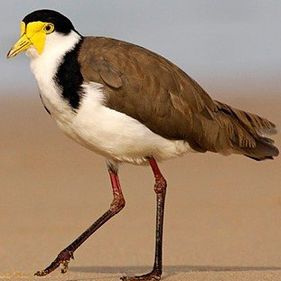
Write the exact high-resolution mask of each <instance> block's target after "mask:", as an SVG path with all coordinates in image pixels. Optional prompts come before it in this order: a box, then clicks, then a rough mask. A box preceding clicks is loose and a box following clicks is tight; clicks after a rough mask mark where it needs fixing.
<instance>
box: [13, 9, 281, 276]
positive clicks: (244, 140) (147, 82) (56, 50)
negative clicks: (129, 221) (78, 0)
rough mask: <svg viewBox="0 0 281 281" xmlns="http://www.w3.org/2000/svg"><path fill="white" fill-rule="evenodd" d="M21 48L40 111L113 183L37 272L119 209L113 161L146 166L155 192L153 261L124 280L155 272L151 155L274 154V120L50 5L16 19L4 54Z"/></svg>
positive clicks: (159, 184) (159, 232)
mask: <svg viewBox="0 0 281 281" xmlns="http://www.w3.org/2000/svg"><path fill="white" fill-rule="evenodd" d="M24 51H25V52H26V53H27V55H28V56H29V57H30V61H31V70H32V72H33V74H34V76H35V78H36V80H37V83H38V86H39V91H40V97H41V100H42V103H43V105H44V107H45V108H46V110H47V112H48V113H49V114H50V116H51V117H52V118H53V119H54V120H55V121H56V123H57V124H58V126H59V127H60V128H61V129H62V130H63V131H64V132H65V133H66V134H67V135H68V136H69V137H70V138H72V139H73V140H75V141H76V142H78V143H79V144H81V145H83V146H85V147H86V148H88V149H90V150H92V151H95V152H97V153H99V154H101V155H103V156H104V157H105V158H106V161H107V168H108V172H109V176H110V180H111V184H112V190H113V201H112V203H111V205H110V208H109V209H108V210H107V211H106V212H105V213H104V214H103V215H102V216H101V217H100V218H99V219H98V220H97V221H95V222H94V223H93V224H92V225H91V226H90V227H89V228H88V229H87V230H86V231H85V232H84V233H82V234H81V235H80V236H79V237H78V238H77V239H76V240H75V241H74V242H72V243H71V244H70V245H69V246H67V247H66V248H65V249H64V250H62V251H61V252H60V253H59V255H58V256H57V258H56V259H55V260H54V261H53V262H52V263H51V264H50V265H49V266H48V267H47V268H46V269H45V270H42V271H38V272H36V275H39V276H43V275H46V274H48V273H50V272H52V271H53V270H54V269H56V268H57V267H59V266H60V265H62V272H66V271H67V268H68V263H69V261H70V259H71V258H73V253H74V251H75V250H76V249H77V248H78V247H79V246H80V245H81V244H82V243H83V242H84V241H85V240H86V239H88V238H89V237H90V236H91V235H92V234H93V233H94V232H95V231H96V230H97V229H98V228H100V227H101V226H102V225H103V224H104V223H105V222H106V221H108V220H109V219H110V218H112V217H113V216H114V215H115V214H117V213H118V212H119V211H121V209H123V208H124V206H125V200H124V197H123V194H122V190H121V186H120V183H119V179H118V164H119V163H122V162H127V163H131V164H136V165H150V167H151V168H152V172H153V174H154V177H155V185H154V191H155V193H156V200H157V211H156V240H155V241H156V242H155V260H154V266H153V269H152V271H151V272H150V273H148V274H145V275H142V276H134V277H127V276H125V277H122V279H123V280H159V279H160V278H161V274H162V236H163V216H164V203H165V193H166V186H167V184H166V180H165V178H164V177H163V175H162V173H161V172H160V169H159V167H158V165H157V162H158V161H161V160H166V159H170V158H173V157H176V156H180V155H182V154H184V153H186V152H190V151H195V152H201V153H202V152H206V151H211V152H217V153H221V154H223V155H229V154H232V153H235V154H241V155H244V156H246V157H249V158H251V159H255V160H265V159H273V157H275V156H277V155H278V149H277V148H276V147H275V146H274V145H273V140H272V139H270V138H268V136H267V135H269V134H272V133H274V132H275V125H274V124H273V123H271V122H270V121H268V120H267V119H264V118H262V117H259V116H258V115H255V114H251V113H248V112H244V111H242V110H239V109H235V108H233V107H231V106H229V105H226V104H224V103H221V102H219V101H216V100H213V99H211V98H210V96H209V95H208V94H207V93H206V91H204V90H203V89H202V88H201V87H200V86H199V85H198V84H197V82H196V81H194V80H193V79H192V78H190V77H189V76H188V75H187V74H186V73H185V72H184V71H183V70H181V69H180V68H178V67H177V66H176V65H174V64H173V63H172V62H170V61H168V60H167V59H165V58H163V57H161V56H160V55H158V54H156V53H153V52H151V51H149V50H147V49H145V48H142V47H139V46H136V45H134V44H131V43H127V42H124V41H120V40H115V39H111V38H105V37H84V36H82V35H81V34H80V33H79V32H77V31H76V29H75V28H74V26H73V25H72V23H71V21H70V20H69V19H68V18H67V17H65V16H63V15H62V14H60V13H58V12H56V11H52V10H38V11H34V12H32V13H30V14H28V15H27V16H26V17H25V18H24V19H23V20H22V22H21V34H20V39H19V40H18V41H17V42H16V43H15V45H14V46H13V47H12V48H11V50H10V51H9V53H8V55H7V56H8V58H10V57H14V56H16V55H17V54H19V53H21V52H24Z"/></svg>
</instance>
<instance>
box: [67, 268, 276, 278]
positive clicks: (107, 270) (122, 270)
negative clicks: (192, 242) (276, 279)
mask: <svg viewBox="0 0 281 281" xmlns="http://www.w3.org/2000/svg"><path fill="white" fill-rule="evenodd" d="M149 270H151V267H149V266H76V267H75V266H74V267H71V268H70V271H72V272H87V273H90V272H93V273H127V274H129V275H132V274H135V273H144V272H148V271H149ZM163 270H164V272H165V275H166V276H167V275H168V276H170V275H174V274H176V273H178V272H205V271H209V272H227V271H237V272H243V271H274V270H276V271H277V270H281V267H274V266H210V265H176V266H173V265H167V266H164V268H163Z"/></svg>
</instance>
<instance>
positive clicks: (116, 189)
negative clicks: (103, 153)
mask: <svg viewBox="0 0 281 281" xmlns="http://www.w3.org/2000/svg"><path fill="white" fill-rule="evenodd" d="M108 172H109V177H110V181H111V185H112V191H113V201H112V203H111V205H110V208H109V210H108V211H106V212H105V213H104V214H103V215H102V216H101V217H100V218H99V219H98V220H97V221H95V222H94V223H93V224H92V225H91V226H90V227H89V228H88V229H87V230H86V231H84V232H83V233H82V234H81V235H80V236H79V237H78V238H77V239H75V240H74V241H73V242H72V243H71V244H70V245H69V246H68V247H66V248H65V249H64V250H62V251H61V252H60V253H59V255H58V256H57V258H56V259H55V260H54V261H53V262H52V263H51V264H50V265H49V266H48V267H47V268H46V269H44V270H41V271H37V272H36V273H35V275H37V276H45V275H47V274H49V273H50V272H52V271H54V270H55V269H56V268H58V267H59V266H60V265H62V269H61V272H62V273H65V272H66V271H67V269H68V264H69V262H70V259H71V258H72V259H73V253H74V251H75V250H76V249H77V248H78V247H79V246H80V245H81V244H82V243H83V242H85V241H86V240H87V239H88V238H89V237H90V236H91V235H92V234H93V233H94V232H95V231H96V230H98V229H99V228H100V227H101V226H102V225H103V224H104V223H105V222H107V221H108V220H109V219H110V218H112V217H113V216H114V215H116V214H117V213H119V212H120V211H121V210H122V209H123V208H124V206H125V200H124V197H123V194H122V190H121V186H120V183H119V178H118V174H117V170H116V169H113V167H112V166H111V165H108Z"/></svg>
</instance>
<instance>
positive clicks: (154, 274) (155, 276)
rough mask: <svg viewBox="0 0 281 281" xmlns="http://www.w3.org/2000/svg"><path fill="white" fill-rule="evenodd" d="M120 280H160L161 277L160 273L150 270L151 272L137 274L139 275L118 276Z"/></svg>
mask: <svg viewBox="0 0 281 281" xmlns="http://www.w3.org/2000/svg"><path fill="white" fill-rule="evenodd" d="M120 279H121V280H122V281H141V280H143V281H155V280H160V279H161V273H160V272H158V271H156V270H152V271H151V272H149V273H147V274H144V275H139V276H123V277H121V278H120Z"/></svg>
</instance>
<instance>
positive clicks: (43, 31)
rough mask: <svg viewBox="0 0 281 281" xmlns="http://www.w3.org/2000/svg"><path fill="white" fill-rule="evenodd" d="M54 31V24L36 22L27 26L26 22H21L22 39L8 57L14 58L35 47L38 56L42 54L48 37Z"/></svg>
mask: <svg viewBox="0 0 281 281" xmlns="http://www.w3.org/2000/svg"><path fill="white" fill-rule="evenodd" d="M53 31H54V25H53V24H52V23H47V22H42V21H36V22H30V23H28V24H27V25H26V24H25V23H24V22H21V25H20V39H19V40H18V41H17V42H16V43H15V45H14V46H13V47H12V48H11V50H10V51H9V53H8V54H7V57H8V58H10V57H14V56H16V55H17V54H19V53H21V52H23V51H26V50H27V49H28V48H29V47H30V46H33V47H34V48H35V49H36V50H37V52H38V54H42V52H43V50H44V46H45V42H46V36H47V34H49V33H51V32H53Z"/></svg>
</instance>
